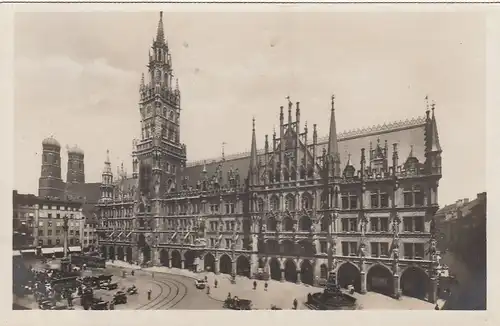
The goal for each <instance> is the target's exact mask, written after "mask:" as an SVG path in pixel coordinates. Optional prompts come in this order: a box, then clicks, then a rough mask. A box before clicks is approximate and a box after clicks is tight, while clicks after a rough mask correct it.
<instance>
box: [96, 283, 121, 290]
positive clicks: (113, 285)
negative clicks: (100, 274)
mask: <svg viewBox="0 0 500 326" xmlns="http://www.w3.org/2000/svg"><path fill="white" fill-rule="evenodd" d="M100 288H101V289H104V290H116V289H117V288H118V283H116V282H115V283H110V282H109V283H103V284H101V285H100Z"/></svg>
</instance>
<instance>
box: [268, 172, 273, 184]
mask: <svg viewBox="0 0 500 326" xmlns="http://www.w3.org/2000/svg"><path fill="white" fill-rule="evenodd" d="M268 177H269V182H270V183H273V182H274V174H273V171H269V172H268Z"/></svg>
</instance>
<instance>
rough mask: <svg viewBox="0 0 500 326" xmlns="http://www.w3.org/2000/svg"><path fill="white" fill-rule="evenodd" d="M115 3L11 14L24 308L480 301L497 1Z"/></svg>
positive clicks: (334, 306) (344, 306)
mask: <svg viewBox="0 0 500 326" xmlns="http://www.w3.org/2000/svg"><path fill="white" fill-rule="evenodd" d="M157 7H158V6H156V7H155V8H157ZM160 7H161V6H160ZM249 7H250V6H249ZM28 8H29V7H26V9H28ZM115 8H116V10H115V11H104V10H103V11H83V10H82V11H77V10H75V11H65V12H58V11H53V12H50V11H44V12H42V11H30V10H23V11H16V12H15V14H14V16H13V51H14V58H13V59H14V62H13V68H12V69H13V78H14V79H13V91H14V95H13V99H14V108H13V115H14V121H13V144H14V145H13V146H14V147H13V149H14V151H13V161H14V163H13V164H14V171H13V172H12V174H13V177H12V178H13V189H11V190H10V191H11V192H12V206H13V220H12V222H13V229H12V237H13V238H12V239H13V240H12V250H9V252H12V262H13V274H12V291H13V296H12V309H13V310H177V309H182V310H224V311H230V310H350V311H356V310H432V311H433V310H486V296H487V291H486V288H487V286H486V280H487V273H486V266H487V264H486V246H487V240H486V238H487V237H486V197H487V192H486V181H487V180H486V161H485V157H486V135H485V129H486V95H485V94H486V92H485V89H486V70H487V69H486V27H485V19H486V15H485V14H484V12H481V11H465V10H463V11H460V10H457V11H442V12H440V11H438V10H436V11H430V10H428V11H422V12H417V11H403V10H402V11H395V10H394V11H390V10H387V11H383V10H379V11H366V12H365V11H363V10H358V11H342V8H340V9H339V8H338V7H336V6H327V5H324V6H319V8H318V7H308V6H306V5H304V6H303V7H301V6H300V5H297V6H294V7H291V6H284V5H271V6H264V5H254V6H252V7H251V9H249V10H248V11H245V8H240V9H241V10H234V11H229V10H219V9H221V8H220V7H216V6H213V7H210V5H207V6H205V7H201V6H200V7H199V8H198V10H187V9H186V8H184V7H182V6H181V5H179V6H178V7H177V6H176V5H169V6H166V5H165V6H164V8H160V9H159V10H156V9H155V10H148V7H147V6H145V10H146V11H139V10H137V11H120V8H119V6H117V7H115ZM203 8H205V9H206V10H204V9H203ZM332 8H333V9H335V8H336V9H337V10H331V9H332ZM210 9H212V10H210ZM360 9H361V8H360ZM436 9H438V8H437V7H436Z"/></svg>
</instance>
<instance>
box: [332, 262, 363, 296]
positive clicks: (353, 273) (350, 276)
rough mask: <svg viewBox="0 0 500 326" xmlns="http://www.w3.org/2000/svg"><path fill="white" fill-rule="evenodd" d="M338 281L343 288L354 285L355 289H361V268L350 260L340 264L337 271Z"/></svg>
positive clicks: (358, 290)
mask: <svg viewBox="0 0 500 326" xmlns="http://www.w3.org/2000/svg"><path fill="white" fill-rule="evenodd" d="M337 281H338V284H339V286H340V287H341V288H347V286H349V285H353V286H354V290H356V291H357V292H360V291H361V274H360V272H359V269H358V268H357V267H356V266H354V264H352V263H350V262H347V263H343V264H342V265H340V267H339V269H338V271H337Z"/></svg>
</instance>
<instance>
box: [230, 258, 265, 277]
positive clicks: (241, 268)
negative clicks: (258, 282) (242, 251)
mask: <svg viewBox="0 0 500 326" xmlns="http://www.w3.org/2000/svg"><path fill="white" fill-rule="evenodd" d="M259 265H260V260H259ZM236 274H238V275H242V276H246V277H250V261H249V260H248V258H247V257H246V256H243V255H241V256H239V257H238V259H236Z"/></svg>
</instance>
